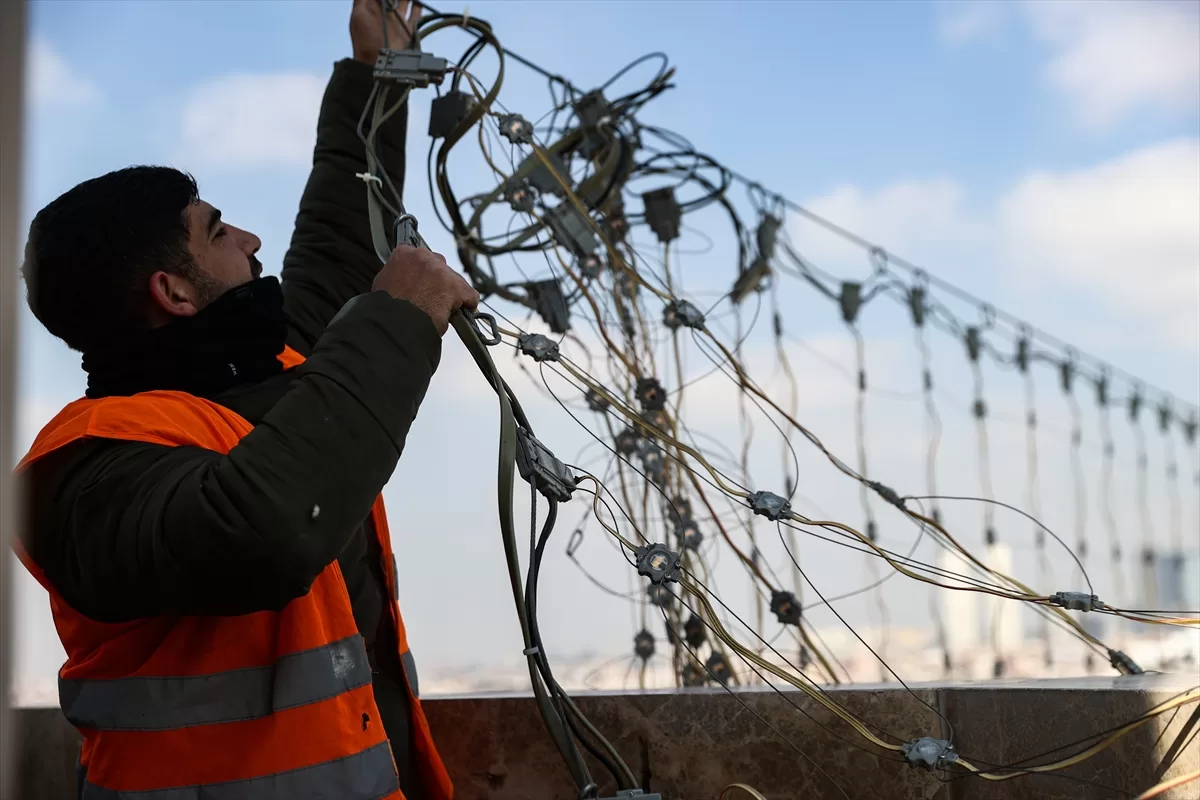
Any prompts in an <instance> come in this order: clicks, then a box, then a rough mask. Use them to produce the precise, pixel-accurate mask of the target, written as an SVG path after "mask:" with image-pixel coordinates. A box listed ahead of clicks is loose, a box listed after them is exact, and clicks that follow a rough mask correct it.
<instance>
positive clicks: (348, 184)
mask: <svg viewBox="0 0 1200 800" xmlns="http://www.w3.org/2000/svg"><path fill="white" fill-rule="evenodd" d="M373 84H374V71H373V68H372V67H371V65H369V64H363V63H361V62H358V61H355V60H353V59H344V60H342V61H339V62H337V63H336V64H334V67H333V75H332V77H330V79H329V84H328V85H327V86H326V88H325V96H324V97H323V98H322V100H321V112H320V117H319V119H318V121H317V144H316V147H315V148H314V150H313V167H312V172H311V173H310V175H309V178H308V183H307V184H306V185H305V187H304V194H303V195H302V196H301V198H300V210H299V212H298V213H297V215H296V227H295V229H294V231H293V233H292V241H291V244H290V246H289V247H288V251H287V254H286V255H285V256H284V259H283V271H282V276H281V280H282V283H283V297H284V309H285V311H286V312H287V315H288V321H289V336H288V344H289V345H291V346H292V347H293V348H294V349H296V350H297V351H298V352H300V353H302V354H304V355H306V356H307V355H308V354H309V353H310V352H312V348H313V345H314V344H315V343H316V341H317V339H318V338H320V336H321V332H322V331H324V330H325V326H326V325H327V324H328V323H329V320H331V319H332V318H333V315H334V314H336V313H337V311H338V309H340V308H341V307H342V306H343V305H345V303H346V302H347V301H349V300H350V298H352V297H355V296H357V295H360V294H362V293H364V292H367V291H370V288H371V283H372V281H374V279H375V275H376V273H378V272H379V269H380V267H381V266H382V265H381V264H380V263H379V259H378V257H377V256H376V255H375V248H374V246H373V245H372V243H371V226H370V222H369V218H368V216H367V185H366V184H365V183H364V182H363V180H362V179H361V178H359V177H356V176H357V175H362V174H364V173H366V171H367V158H366V149H365V147H366V146H365V145H364V144H363V143H362V141H361V140H360V139H359V138H358V123H359V119H360V117H361V116H362V113H363V110H364V108H366V105H367V101H368V99H369V98H370V95H371V88H372V86H373ZM407 130H408V104H407V103H405V105H404V106H402V107H401V109H400V110H399V111H398V112H397V113H396V114H395V115H393V116H392V117H391V118H390V119H389V120H388V121H387V122H385V123H384V124H383V126H382V129H381V130H380V132H379V134H378V136H377V138H376V145H377V148H378V150H379V153H380V162H381V165H382V167H383V168H384V169H386V170H387V172H388V175H389V176H390V178H391V180H392V184H393V185H394V186H395V187H396V189H397V190H398V191H403V186H404V147H405V138H406V132H407Z"/></svg>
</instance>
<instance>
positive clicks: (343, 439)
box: [26, 292, 441, 622]
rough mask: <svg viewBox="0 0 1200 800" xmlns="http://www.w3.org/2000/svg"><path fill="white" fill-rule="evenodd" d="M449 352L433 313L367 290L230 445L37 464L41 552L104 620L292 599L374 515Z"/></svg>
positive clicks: (98, 448)
mask: <svg viewBox="0 0 1200 800" xmlns="http://www.w3.org/2000/svg"><path fill="white" fill-rule="evenodd" d="M440 354H441V339H440V338H439V337H438V334H437V332H436V330H435V329H434V326H433V323H432V322H430V320H429V317H428V316H426V315H425V314H424V313H423V312H422V311H420V310H419V309H417V308H416V307H415V306H412V305H411V304H409V303H407V302H405V301H402V300H395V299H392V298H391V297H389V296H388V295H387V294H386V293H382V292H372V293H369V294H367V295H363V296H361V297H359V298H357V299H356V300H354V301H353V302H352V303H351V304H350V305H349V306H348V307H347V308H346V309H345V310H344V312H343V313H342V314H340V315H339V316H338V318H337V319H336V320H335V321H334V322H332V323H331V324H330V326H329V328H328V330H327V331H326V333H325V335H324V336H323V337H321V339H320V341H319V342H318V343H317V346H316V347H315V348H314V350H313V353H312V356H311V358H309V359H308V360H307V361H306V362H305V363H304V364H303V365H301V366H300V367H298V368H297V378H296V379H295V380H294V381H293V383H292V384H291V387H290V388H289V389H288V391H287V393H286V394H285V395H284V397H283V398H282V399H281V400H280V401H279V402H278V403H277V404H276V405H275V406H274V407H273V408H272V409H271V411H270V412H268V414H267V415H266V416H265V417H264V418H263V420H262V421H261V422H260V423H259V424H258V425H257V426H255V428H254V430H253V431H251V432H250V433H249V434H247V435H246V436H245V437H244V438H243V439H242V440H241V441H240V442H239V443H238V444H237V445H236V446H234V448H233V449H232V450H230V451H229V453H228V454H221V453H217V452H214V451H210V450H205V449H201V448H196V447H168V446H163V445H155V444H145V443H138V442H127V441H112V440H100V439H85V440H82V441H80V442H76V443H73V444H71V445H68V446H67V447H64V448H62V449H61V450H59V451H57V452H56V453H53V454H50V455H48V456H46V457H45V458H44V459H42V460H40V461H38V462H36V463H35V464H34V466H33V468H32V469H33V472H32V475H31V483H32V494H33V496H32V503H31V509H30V513H31V514H32V515H33V519H32V520H31V523H32V524H31V525H29V526H27V530H31V531H32V533H31V534H27V538H28V539H29V540H30V541H27V543H26V546H27V548H29V550H30V555H31V556H32V557H33V559H34V561H35V562H36V563H37V564H38V566H39V567H41V569H42V570H43V571H44V572H45V573H46V577H47V578H48V580H49V581H50V583H51V584H52V585H54V587H55V588H56V589H57V590H58V591H59V593H60V594H61V595H62V596H63V597H64V599H65V600H66V601H67V602H68V603H69V604H70V605H71V606H72V607H73V608H75V609H76V610H77V611H79V612H80V613H83V614H85V615H87V616H89V617H91V618H93V619H96V620H98V621H101V622H122V621H128V620H133V619H140V618H144V617H151V616H158V615H235V614H246V613H250V612H254V611H262V610H278V609H280V608H282V607H283V606H284V605H286V604H287V603H288V602H289V601H291V600H292V599H294V598H296V597H300V596H302V595H304V594H305V593H307V592H308V590H309V588H310V586H311V584H312V582H313V581H314V580H315V579H316V577H317V575H319V574H320V572H321V571H322V570H323V569H324V568H325V567H326V566H327V565H328V564H329V563H331V562H332V561H334V560H335V559H336V558H337V557H338V555H339V554H340V553H341V551H342V549H343V548H344V547H345V545H346V542H347V541H348V539H349V537H350V536H351V535H352V533H353V531H354V530H355V529H356V528H357V527H358V526H359V525H361V524H362V522H363V520H364V519H365V518H366V516H367V515H368V514H369V513H370V508H371V504H372V502H373V501H374V498H375V496H376V495H377V494H378V493H379V491H380V490H381V489H382V488H383V485H384V484H385V483H386V482H387V480H388V478H389V477H390V476H391V474H392V471H393V469H394V468H395V466H396V462H397V459H398V458H399V455H400V453H401V451H402V450H403V448H404V442H405V438H406V436H407V434H408V430H409V427H410V426H411V424H412V422H413V419H414V418H415V417H416V413H417V408H418V406H419V405H420V403H421V400H422V399H423V397H424V395H425V392H426V390H427V388H428V386H429V381H430V378H431V377H432V375H433V372H434V370H435V369H436V367H437V363H438V361H439V358H440Z"/></svg>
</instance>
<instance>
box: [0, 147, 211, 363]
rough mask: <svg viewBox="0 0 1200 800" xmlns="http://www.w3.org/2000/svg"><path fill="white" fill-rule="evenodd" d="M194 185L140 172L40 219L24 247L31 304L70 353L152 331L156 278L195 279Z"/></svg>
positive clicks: (109, 180)
mask: <svg viewBox="0 0 1200 800" xmlns="http://www.w3.org/2000/svg"><path fill="white" fill-rule="evenodd" d="M199 199H200V198H199V190H198V189H197V186H196V179H195V178H193V177H192V176H191V175H189V174H187V173H186V172H181V171H179V170H177V169H173V168H171V167H156V166H134V167H126V168H125V169H119V170H116V171H114V172H110V173H108V174H107V175H101V176H100V177H98V178H92V179H91V180H87V181H84V182H83V183H81V184H79V185H78V186H76V187H75V188H73V189H71V190H69V191H67V192H66V193H64V194H62V195H61V196H59V197H58V198H57V199H56V200H54V201H53V202H51V203H50V204H49V205H47V206H46V207H45V208H43V209H42V210H41V211H39V212H38V213H37V216H35V217H34V218H33V222H32V223H31V224H30V226H29V239H28V240H27V242H26V244H25V263H24V264H23V265H22V267H21V272H22V274H23V275H24V277H25V285H26V289H27V299H28V302H29V308H30V310H31V311H33V314H34V316H36V317H37V318H38V320H39V321H40V322H41V323H42V324H43V325H45V326H46V329H47V330H48V331H50V332H51V333H52V334H54V335H55V336H57V337H58V338H60V339H62V340H63V341H64V342H66V343H67V346H68V347H70V348H71V349H72V350H78V351H80V352H88V351H89V350H92V349H94V348H95V347H97V346H100V345H103V344H104V343H105V342H108V341H111V340H113V339H116V338H118V337H121V336H125V335H129V334H130V333H134V332H137V331H140V330H144V329H145V328H147V326H148V310H149V303H150V288H149V278H150V276H151V275H153V274H154V273H155V272H157V271H158V270H164V271H166V272H169V273H172V274H177V275H183V276H185V277H190V276H194V275H196V272H197V267H196V263H195V261H194V260H193V258H192V255H191V251H190V250H189V249H188V223H187V210H188V207H189V206H190V205H192V204H193V203H196V202H199Z"/></svg>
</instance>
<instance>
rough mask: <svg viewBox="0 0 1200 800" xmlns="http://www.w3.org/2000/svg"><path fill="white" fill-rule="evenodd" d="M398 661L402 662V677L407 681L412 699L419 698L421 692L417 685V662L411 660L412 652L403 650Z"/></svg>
mask: <svg viewBox="0 0 1200 800" xmlns="http://www.w3.org/2000/svg"><path fill="white" fill-rule="evenodd" d="M400 660H401V661H402V662H404V677H405V678H407V679H408V689H409V691H411V692H412V694H413V697H420V696H421V690H420V688H419V684H418V683H417V662H416V660H415V659H414V658H413V654H412V650H411V649H409V650H405V651H404V653H403V654H402V655H401V656H400Z"/></svg>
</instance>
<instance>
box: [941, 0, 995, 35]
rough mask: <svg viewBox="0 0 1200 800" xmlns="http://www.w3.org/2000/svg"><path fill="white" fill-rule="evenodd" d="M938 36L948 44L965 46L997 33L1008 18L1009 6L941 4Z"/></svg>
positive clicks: (981, 1)
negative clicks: (967, 43) (966, 43)
mask: <svg viewBox="0 0 1200 800" xmlns="http://www.w3.org/2000/svg"><path fill="white" fill-rule="evenodd" d="M937 9H938V21H937V26H938V35H939V36H941V37H942V39H944V40H945V41H947V42H951V43H953V44H963V43H965V42H969V41H973V40H976V39H979V38H982V37H984V36H988V35H990V34H993V33H995V32H997V31H998V30H999V29H1000V28H1001V27H1003V25H1004V23H1005V20H1006V17H1007V6H1006V5H1005V4H1003V3H998V2H986V1H985V0H975V2H963V3H953V4H940V5H939V6H938V7H937Z"/></svg>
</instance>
